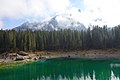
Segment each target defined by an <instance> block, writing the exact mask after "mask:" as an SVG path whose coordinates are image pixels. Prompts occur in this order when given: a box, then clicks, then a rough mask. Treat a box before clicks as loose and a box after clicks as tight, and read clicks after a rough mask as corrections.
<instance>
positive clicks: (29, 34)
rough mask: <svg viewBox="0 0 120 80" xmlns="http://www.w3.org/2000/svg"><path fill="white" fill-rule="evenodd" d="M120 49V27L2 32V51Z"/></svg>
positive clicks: (0, 45)
mask: <svg viewBox="0 0 120 80" xmlns="http://www.w3.org/2000/svg"><path fill="white" fill-rule="evenodd" d="M110 48H120V26H117V27H114V28H112V29H109V28H107V27H106V26H104V27H103V28H101V27H98V26H96V27H94V28H93V29H92V30H91V29H90V28H88V29H87V31H75V30H74V31H73V30H59V31H41V30H38V31H32V30H26V31H15V30H0V51H1V52H5V51H11V50H13V51H14V50H23V51H28V50H84V49H110Z"/></svg>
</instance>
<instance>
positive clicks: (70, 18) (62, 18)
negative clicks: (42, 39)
mask: <svg viewBox="0 0 120 80" xmlns="http://www.w3.org/2000/svg"><path fill="white" fill-rule="evenodd" d="M72 12H73V11H69V12H65V13H63V14H59V15H56V16H54V17H52V18H51V19H50V20H46V21H43V22H41V21H40V22H31V23H30V22H26V23H24V24H22V25H21V26H18V27H16V28H14V29H15V30H27V29H32V30H49V31H50V30H60V29H71V30H85V29H86V28H85V26H84V24H83V23H81V22H80V21H79V20H77V19H76V18H77V16H78V14H79V13H80V10H77V14H76V12H73V13H72Z"/></svg>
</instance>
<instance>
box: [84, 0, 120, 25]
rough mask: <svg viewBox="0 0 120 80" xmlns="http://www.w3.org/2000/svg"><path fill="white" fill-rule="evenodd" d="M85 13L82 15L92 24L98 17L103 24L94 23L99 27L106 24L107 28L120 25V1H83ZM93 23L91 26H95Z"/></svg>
mask: <svg viewBox="0 0 120 80" xmlns="http://www.w3.org/2000/svg"><path fill="white" fill-rule="evenodd" d="M84 5H85V7H86V9H85V10H84V12H87V13H85V14H86V15H85V14H83V15H85V16H89V18H88V17H87V18H88V20H89V21H88V22H92V20H91V19H90V18H92V19H93V20H94V19H95V18H96V17H98V18H102V21H103V22H96V23H97V24H99V25H102V24H107V25H108V26H116V25H118V24H120V0H84ZM96 23H95V22H94V23H93V24H96Z"/></svg>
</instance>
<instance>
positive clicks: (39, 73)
mask: <svg viewBox="0 0 120 80" xmlns="http://www.w3.org/2000/svg"><path fill="white" fill-rule="evenodd" d="M0 80H120V60H90V59H80V58H74V59H72V58H57V59H49V60H41V61H38V62H34V63H30V64H25V65H22V66H16V67H13V68H7V69H1V70H0Z"/></svg>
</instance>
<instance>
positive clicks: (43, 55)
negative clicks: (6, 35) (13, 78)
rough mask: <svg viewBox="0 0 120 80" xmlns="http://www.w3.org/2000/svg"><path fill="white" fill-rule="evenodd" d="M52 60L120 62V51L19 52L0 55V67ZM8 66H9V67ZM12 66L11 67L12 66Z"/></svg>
mask: <svg viewBox="0 0 120 80" xmlns="http://www.w3.org/2000/svg"><path fill="white" fill-rule="evenodd" d="M52 58H86V59H95V60H120V49H108V50H83V51H67V52H65V51H38V52H35V53H33V52H23V51H21V52H19V53H8V54H5V53H3V54H1V55H0V65H2V66H4V64H5V66H8V65H9V64H14V63H15V65H17V64H18V63H22V64H23V63H29V62H35V61H38V60H42V59H52ZM7 64H8V65H7ZM10 66H11V65H10Z"/></svg>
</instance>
